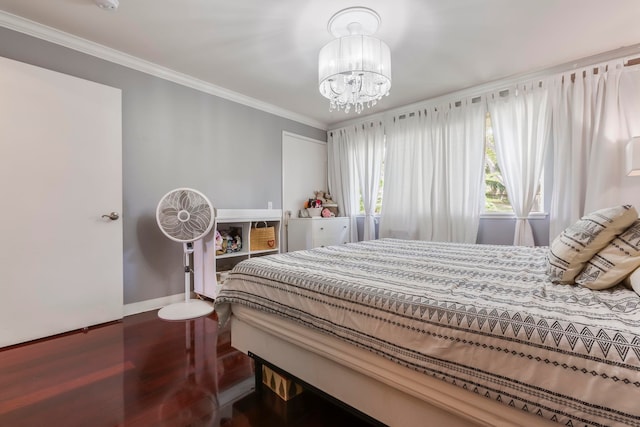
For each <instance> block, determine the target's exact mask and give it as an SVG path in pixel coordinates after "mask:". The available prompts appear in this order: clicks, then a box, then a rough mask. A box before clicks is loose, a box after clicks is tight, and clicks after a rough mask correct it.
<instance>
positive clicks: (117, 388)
mask: <svg viewBox="0 0 640 427" xmlns="http://www.w3.org/2000/svg"><path fill="white" fill-rule="evenodd" d="M366 425H368V424H366V423H365V422H363V421H361V420H359V419H358V418H356V417H354V416H353V415H351V414H350V413H347V412H346V411H344V410H342V409H341V408H338V407H336V406H334V405H332V404H330V403H328V402H327V401H325V400H323V399H321V398H319V397H318V396H316V395H314V394H313V393H310V392H306V391H305V392H304V393H302V395H300V396H297V397H295V398H294V399H292V400H290V401H289V402H284V401H282V400H280V398H279V397H278V396H277V395H275V394H274V393H272V392H271V391H269V390H267V389H265V390H263V391H262V392H261V393H256V392H255V391H253V363H252V361H251V359H249V358H248V357H247V356H245V355H244V354H242V353H239V352H237V351H235V350H234V349H233V348H232V347H231V339H230V333H229V330H228V329H226V330H219V328H218V321H217V318H216V316H215V313H214V314H212V315H211V316H209V317H204V318H200V319H195V320H191V321H184V322H167V321H163V320H160V319H158V317H157V312H155V311H153V312H148V313H142V314H138V315H135V316H129V317H126V318H125V319H124V320H123V321H122V322H114V323H111V324H108V325H102V326H98V327H93V328H89V329H88V330H86V331H79V332H74V333H69V334H64V335H60V336H56V337H52V338H48V339H43V340H39V341H35V342H32V343H27V344H24V345H18V346H13V347H8V348H5V349H1V350H0V426H11V427H14V426H25V427H26V426H29V427H31V426H56V427H58V426H63V427H67V426H83V427H84V426H91V427H94V426H95V427H102V426H105V427H107V426H109V427H110V426H176V427H181V426H220V427H245V426H247V427H248V426H251V427H263V426H291V427H293V426H296V427H297V426H300V427H302V426H308V427H324V426H327V427H328V426H354V427H356V426H366Z"/></svg>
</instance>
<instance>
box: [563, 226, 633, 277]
mask: <svg viewBox="0 0 640 427" xmlns="http://www.w3.org/2000/svg"><path fill="white" fill-rule="evenodd" d="M638 267H640V220H636V221H635V222H634V223H633V224H632V225H631V227H629V228H627V229H626V230H625V231H624V232H623V233H622V234H620V235H619V236H618V237H616V238H614V239H613V240H612V241H611V243H609V244H608V245H607V246H605V248H604V249H602V250H601V251H600V252H598V253H597V254H595V255H594V256H593V258H591V259H590V260H589V261H588V262H587V264H586V265H585V267H584V269H583V270H582V272H581V273H580V274H579V275H578V277H577V278H576V283H577V284H579V285H583V286H586V287H587V288H591V289H607V288H611V287H613V286H615V285H617V284H618V283H620V282H621V281H622V280H623V279H624V278H625V277H626V276H628V275H629V274H630V273H631V272H632V271H634V270H635V269H636V268H638Z"/></svg>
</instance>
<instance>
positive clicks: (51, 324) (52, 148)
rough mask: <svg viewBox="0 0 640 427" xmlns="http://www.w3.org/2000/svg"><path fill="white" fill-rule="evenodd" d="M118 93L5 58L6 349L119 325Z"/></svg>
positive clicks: (1, 129) (0, 118)
mask: <svg viewBox="0 0 640 427" xmlns="http://www.w3.org/2000/svg"><path fill="white" fill-rule="evenodd" d="M121 209H122V125H121V91H120V90H119V89H114V88H111V87H107V86H104V85H100V84H97V83H94V82H90V81H87V80H82V79H79V78H76V77H71V76H68V75H65V74H60V73H56V72H53V71H50V70H46V69H43V68H39V67H34V66H32V65H27V64H24V63H21V62H17V61H12V60H9V59H6V58H2V57H0V241H1V242H2V243H1V244H0V347H4V346H7V345H11V344H15V343H20V342H24V341H29V340H32V339H36V338H41V337H45V336H49V335H53V334H57V333H61V332H66V331H70V330H74V329H79V328H83V327H86V326H91V325H95V324H99V323H104V322H107V321H111V320H115V319H120V318H122V311H123V303H122V299H123V289H122V286H123V285H122V283H123V279H122V262H123V261H122V220H121V219H117V220H111V219H108V218H103V217H102V215H103V214H109V213H111V212H116V213H117V214H121Z"/></svg>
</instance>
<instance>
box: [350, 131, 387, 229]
mask: <svg viewBox="0 0 640 427" xmlns="http://www.w3.org/2000/svg"><path fill="white" fill-rule="evenodd" d="M355 135H356V137H355V163H356V170H357V174H358V182H359V184H360V185H359V188H360V194H361V195H362V201H363V204H364V214H365V219H364V234H363V240H373V239H375V232H376V230H375V217H374V214H375V210H376V201H377V198H378V190H379V189H380V178H381V172H382V163H383V161H384V126H383V125H382V123H381V122H374V123H366V124H364V125H358V126H357V127H356V129H355Z"/></svg>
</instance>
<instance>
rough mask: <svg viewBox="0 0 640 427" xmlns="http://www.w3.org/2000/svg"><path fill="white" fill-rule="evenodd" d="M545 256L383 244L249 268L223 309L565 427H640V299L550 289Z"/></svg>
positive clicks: (519, 250) (618, 292)
mask: <svg viewBox="0 0 640 427" xmlns="http://www.w3.org/2000/svg"><path fill="white" fill-rule="evenodd" d="M547 250H548V249H547V248H545V247H536V248H527V247H513V246H496V245H472V244H454V243H435V242H423V241H405V240H397V239H381V240H374V241H367V242H359V243H353V244H348V245H341V246H331V247H326V248H317V249H312V250H307V251H298V252H291V253H285V254H278V255H272V256H267V257H258V258H251V259H249V260H246V261H243V262H241V263H240V264H238V265H237V266H236V267H235V268H234V270H233V272H232V273H231V275H230V277H229V279H228V280H227V281H226V282H225V284H224V286H223V289H222V291H221V293H220V295H219V297H218V298H217V299H216V301H215V304H216V311H217V312H218V315H219V317H220V320H221V322H223V323H224V322H225V321H226V319H227V318H228V316H229V315H230V313H229V311H230V308H229V307H230V305H229V304H231V303H234V304H243V305H246V306H249V307H252V308H256V309H260V310H263V311H266V312H270V313H273V314H275V315H278V316H281V317H284V318H287V319H290V320H291V321H294V322H297V323H299V324H302V325H305V326H307V327H309V328H312V329H314V330H317V331H320V332H322V333H325V334H329V335H331V336H334V337H336V338H339V339H341V340H344V341H347V342H350V343H352V344H353V345H355V346H358V347H361V348H365V349H367V350H370V351H371V352H374V353H376V354H378V355H380V356H382V357H385V358H387V359H390V360H392V361H394V362H397V363H399V364H401V365H404V366H406V367H409V368H411V369H413V370H415V371H416V372H419V373H422V374H425V375H431V376H434V377H437V378H440V379H442V380H444V381H447V382H449V383H452V384H455V385H457V386H459V387H462V388H464V389H467V390H469V391H470V392H473V393H479V394H481V395H484V396H486V397H487V398H489V399H493V400H497V401H500V402H502V403H504V404H505V405H510V406H514V407H517V408H519V409H522V410H524V411H528V412H531V413H534V414H538V415H540V416H542V417H544V418H547V419H550V420H554V421H558V422H560V423H562V424H567V425H575V426H577V425H593V426H600V425H631V426H640V297H639V296H638V295H637V294H635V293H634V292H632V291H630V290H628V289H625V288H623V287H622V286H617V287H615V288H612V289H608V290H603V291H593V290H590V289H587V288H583V287H579V286H571V285H556V284H552V283H551V282H550V281H549V280H548V278H547V275H546V273H545V267H546V253H547ZM283 368H285V369H286V367H283Z"/></svg>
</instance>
